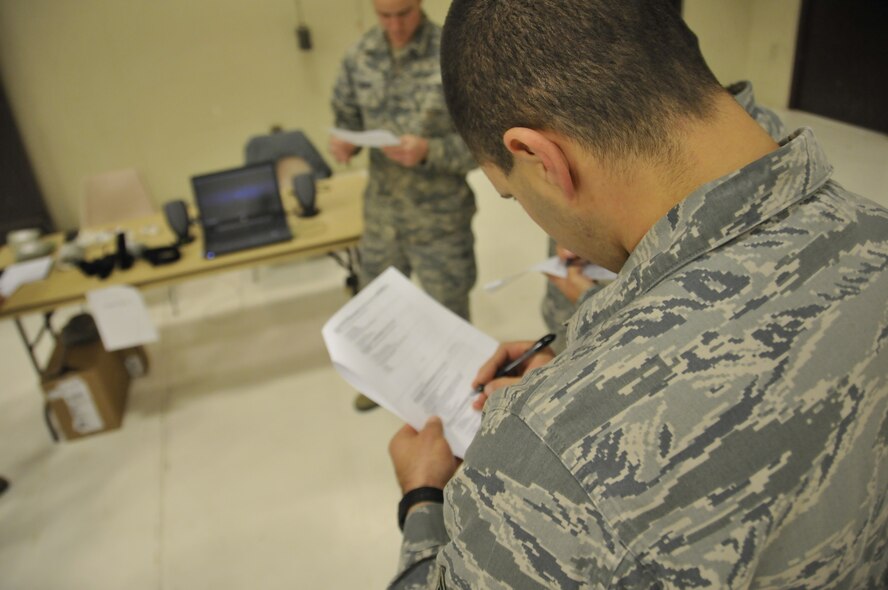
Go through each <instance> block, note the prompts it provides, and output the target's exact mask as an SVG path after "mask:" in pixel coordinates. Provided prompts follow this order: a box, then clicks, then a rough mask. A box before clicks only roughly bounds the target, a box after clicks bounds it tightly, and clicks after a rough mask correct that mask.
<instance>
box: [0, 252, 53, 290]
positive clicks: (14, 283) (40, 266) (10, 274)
mask: <svg viewBox="0 0 888 590" xmlns="http://www.w3.org/2000/svg"><path fill="white" fill-rule="evenodd" d="M51 267H52V256H43V257H41V258H35V259H34V260H28V261H27V262H17V263H16V264H10V265H9V266H7V267H6V270H4V271H3V274H2V275H0V295H2V296H3V297H9V296H10V295H12V294H13V293H15V292H16V290H17V289H18V288H19V287H21V286H22V285H25V284H27V283H33V282H34V281H39V280H42V279H44V278H46V275H47V274H49V269H50V268H51Z"/></svg>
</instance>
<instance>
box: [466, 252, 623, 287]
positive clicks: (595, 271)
mask: <svg viewBox="0 0 888 590" xmlns="http://www.w3.org/2000/svg"><path fill="white" fill-rule="evenodd" d="M528 272H541V273H543V274H547V275H552V276H553V277H559V278H562V279H563V278H565V277H566V276H567V263H566V262H565V261H564V260H562V259H561V258H559V257H558V256H552V257H551V258H547V259H546V260H543V261H542V262H539V263H537V264H534V265H533V266H531V267H530V268H526V269H524V270H522V271H521V272H518V273H515V274H513V275H509V276H507V277H505V278H502V279H498V280H496V281H490V282H489V283H487V284H486V285H484V290H485V291H496V290H497V289H499V288H500V287H503V286H505V285H507V284H509V283H511V282H512V281H513V280H515V279H517V278H518V277H520V276H521V275H523V274H525V273H528ZM583 276H585V277H586V278H587V279H592V280H593V281H612V280H614V279H615V278H617V274H616V273H614V272H611V271H609V270H607V269H606V268H604V267H601V266H598V265H597V264H586V265H585V266H583Z"/></svg>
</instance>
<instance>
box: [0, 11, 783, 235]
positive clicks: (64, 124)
mask: <svg viewBox="0 0 888 590" xmlns="http://www.w3.org/2000/svg"><path fill="white" fill-rule="evenodd" d="M685 4H686V7H685V11H686V15H687V18H688V21H689V23H690V24H691V26H692V28H694V29H695V30H696V31H697V32H698V34H699V36H700V39H701V45H702V47H703V50H704V53H705V54H706V55H707V57H708V58H709V61H710V63H711V65H712V66H713V69H714V70H715V71H716V74H717V75H718V76H719V78H720V79H722V80H723V81H725V82H727V81H733V80H736V79H740V78H752V79H753V82H754V83H755V84H756V90H757V93H758V95H759V97H760V99H761V100H762V101H763V102H766V103H771V104H774V105H777V106H783V104H785V97H784V95H785V94H786V92H788V79H789V74H788V71H784V70H785V69H786V68H787V66H788V65H791V59H792V57H791V56H792V52H791V48H792V47H794V37H795V35H794V28H793V29H792V33H791V35H790V33H789V28H790V27H789V26H787V22H790V23H792V26H793V27H794V20H793V19H794V18H795V15H796V14H797V12H798V4H799V0H781V2H772V1H770V0H753V1H751V2H747V1H744V0H686V3H685ZM298 6H301V12H302V15H303V17H304V20H305V22H306V23H307V24H308V25H309V27H310V28H311V31H312V35H313V40H314V49H313V50H312V51H310V52H307V53H305V52H301V51H299V50H298V49H297V47H296V41H295V36H294V33H293V30H294V28H295V26H296V24H297V7H298ZM424 6H425V8H426V10H427V12H428V13H429V14H430V16H431V17H432V18H433V19H434V20H436V21H438V22H442V21H443V18H444V15H445V13H446V10H447V6H449V0H425V2H424ZM374 18H375V17H374V15H373V11H372V9H371V5H370V2H369V0H263V1H261V2H249V1H247V0H185V1H183V0H151V1H147V0H126V1H121V0H77V1H76V2H72V1H69V0H0V74H2V78H3V82H4V85H5V87H6V92H7V94H8V96H9V100H10V102H11V104H12V107H13V111H14V114H15V116H16V118H17V120H18V123H19V128H20V131H21V133H22V136H23V139H24V141H25V144H26V148H27V150H28V152H29V155H30V157H31V160H32V162H33V165H34V168H35V172H36V174H37V177H38V182H39V184H40V186H41V189H42V190H43V193H44V196H45V197H46V200H47V204H48V206H49V209H50V212H51V214H52V215H53V217H54V219H55V220H56V222H57V223H58V225H59V226H60V227H62V228H69V227H75V226H77V224H78V218H79V202H80V194H81V188H82V181H83V178H84V177H86V176H88V175H90V174H94V173H97V172H101V171H105V170H113V169H118V168H124V167H129V166H134V167H136V168H138V169H139V170H140V171H141V173H142V175H143V177H144V179H145V181H146V183H147V184H148V187H149V189H150V191H151V192H152V194H153V196H154V200H155V202H156V203H157V204H158V205H160V204H162V203H163V202H165V201H167V200H169V199H172V198H182V197H184V198H187V199H190V198H191V189H190V186H189V178H190V176H191V175H193V174H195V173H199V172H208V171H212V170H217V169H221V168H225V167H231V166H237V165H239V164H240V163H241V162H242V159H243V146H244V143H245V142H246V140H247V138H248V137H250V136H251V135H254V134H257V133H264V132H266V131H267V130H268V129H269V127H270V126H271V125H274V124H279V125H282V126H284V127H285V128H288V129H290V128H301V129H304V130H305V131H306V132H307V133H308V134H309V136H310V137H311V138H312V140H313V141H315V143H316V144H318V147H320V148H323V147H324V146H325V145H326V137H327V133H326V130H327V128H328V127H329V126H330V123H331V115H330V109H329V105H328V102H329V94H330V87H331V85H332V83H333V79H334V76H335V72H336V68H337V66H338V63H339V59H340V57H341V56H342V53H343V52H344V51H345V49H346V48H347V47H348V45H350V44H351V43H352V42H353V41H354V40H355V39H356V38H357V36H358V35H359V33H360V32H361V31H363V30H364V29H366V28H367V27H369V26H370V25H372V24H373V22H374ZM788 48H789V49H788ZM784 87H785V88H784ZM778 103H779V104H778Z"/></svg>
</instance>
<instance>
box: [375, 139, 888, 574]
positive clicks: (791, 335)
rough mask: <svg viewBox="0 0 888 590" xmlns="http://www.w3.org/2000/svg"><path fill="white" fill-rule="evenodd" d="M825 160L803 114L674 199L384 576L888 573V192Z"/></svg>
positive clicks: (492, 417)
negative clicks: (855, 182)
mask: <svg viewBox="0 0 888 590" xmlns="http://www.w3.org/2000/svg"><path fill="white" fill-rule="evenodd" d="M830 173H831V167H830V165H829V164H828V162H827V161H826V158H825V156H824V154H823V152H822V151H821V149H820V147H819V146H818V144H817V142H816V141H815V139H814V136H813V133H812V132H811V131H810V130H809V129H803V130H800V131H797V132H796V133H794V134H793V135H791V136H790V137H788V138H787V139H786V140H785V141H784V142H783V143H782V145H781V147H780V148H779V149H778V150H776V151H774V152H772V153H771V154H768V155H767V156H765V157H764V158H762V159H760V160H759V161H757V162H754V163H752V164H750V165H749V166H747V167H745V168H744V169H742V170H740V171H736V172H734V173H732V174H730V175H727V176H725V177H723V178H721V179H718V180H716V181H713V182H712V183H709V184H707V185H705V186H703V187H701V188H700V189H699V190H697V191H695V192H694V193H692V194H691V195H689V196H688V197H687V198H686V199H685V200H684V201H682V202H681V203H680V204H679V205H677V206H676V207H674V208H673V209H672V210H671V211H670V212H669V213H668V214H667V215H666V216H665V217H663V218H662V219H660V220H659V221H658V222H657V223H656V224H655V225H654V226H653V227H652V228H651V230H650V231H649V232H648V233H647V234H646V235H645V236H644V238H643V239H642V240H641V242H640V243H639V245H638V247H637V248H636V249H635V251H634V252H633V253H632V254H631V256H630V257H629V259H628V260H627V262H626V264H625V266H624V267H623V269H622V271H621V272H620V274H619V276H618V277H617V279H616V280H615V281H614V282H613V283H611V284H610V285H608V286H607V287H605V288H603V289H601V290H600V291H599V292H598V293H597V294H595V295H594V296H592V297H591V298H589V299H587V300H585V301H584V302H583V304H582V305H581V307H580V309H579V310H578V312H577V313H576V314H575V315H574V317H573V318H572V319H571V322H570V324H569V326H568V338H569V342H568V348H567V350H566V351H565V352H564V353H562V354H560V355H558V356H557V357H556V358H555V359H554V360H553V361H552V362H550V363H549V364H548V365H546V366H545V367H542V368H540V369H538V370H536V371H533V372H531V373H530V374H529V375H528V376H527V377H526V378H525V379H523V380H522V381H521V382H520V383H519V384H517V385H515V386H512V387H508V388H505V389H503V390H500V391H499V392H497V393H495V394H494V395H493V396H492V397H491V398H490V399H489V400H488V401H487V405H486V407H485V410H484V418H483V421H482V425H481V430H480V432H479V433H478V436H477V437H476V439H475V441H474V442H473V443H472V445H471V446H470V447H469V449H468V452H467V453H466V457H465V462H464V463H463V465H462V467H461V468H460V469H459V471H458V472H457V473H456V475H455V476H454V477H453V479H451V481H450V482H449V484H448V485H447V487H446V489H445V504H444V505H443V506H441V505H431V506H424V507H421V508H418V509H417V510H416V511H414V512H413V513H411V514H410V515H409V516H408V518H407V523H406V527H405V535H404V544H403V547H402V554H401V562H400V565H401V573H400V574H399V575H398V577H397V578H396V579H395V581H394V582H393V583H392V587H393V588H427V587H447V588H472V589H480V588H522V589H523V588H538V587H544V588H872V589H875V588H886V587H888V573H886V571H888V510H886V500H888V497H886V496H888V375H886V373H888V305H886V301H888V211H886V210H885V209H883V208H881V207H879V206H878V205H876V204H874V203H872V202H870V201H867V200H865V199H862V198H860V197H857V196H856V195H853V194H851V193H849V192H847V191H846V190H844V189H843V188H842V187H841V186H840V185H838V184H836V183H835V182H833V181H831V180H829V176H830Z"/></svg>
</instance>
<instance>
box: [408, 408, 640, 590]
mask: <svg viewBox="0 0 888 590" xmlns="http://www.w3.org/2000/svg"><path fill="white" fill-rule="evenodd" d="M516 449H520V452H516ZM445 494H446V500H447V516H448V525H450V526H448V531H449V532H450V533H451V535H453V537H452V538H451V539H450V541H449V542H447V543H446V544H444V545H443V546H441V547H440V548H439V551H440V554H439V555H438V559H437V563H436V564H435V563H433V562H432V561H431V559H429V560H428V561H427V562H426V565H425V567H424V569H423V570H422V575H421V576H419V575H417V576H416V577H414V578H413V582H412V583H411V584H407V583H406V582H405V583H404V584H403V585H401V582H402V580H405V578H404V576H405V575H406V574H402V577H401V578H399V579H398V580H396V583H395V584H394V585H393V586H392V588H397V589H402V588H409V589H418V588H436V587H438V588H443V587H446V588H464V589H467V590H468V589H474V588H496V589H503V590H505V589H509V588H523V589H524V588H527V589H532V588H573V587H579V586H584V585H585V584H590V583H591V585H592V586H594V585H595V583H596V582H597V583H600V584H601V585H602V586H607V585H608V583H609V581H610V580H611V578H612V575H613V572H614V571H615V570H616V569H617V568H618V566H619V564H620V561H621V559H622V558H623V557H624V556H625V548H624V547H623V546H622V545H620V544H619V543H618V542H615V540H614V539H613V537H612V536H611V535H610V534H609V533H608V532H607V526H606V523H604V521H603V518H602V516H601V514H599V513H598V512H597V510H596V509H595V506H594V503H593V502H591V501H590V500H589V497H588V495H587V494H586V493H585V492H584V490H583V489H582V487H581V486H580V485H579V483H578V482H577V481H576V479H575V478H574V477H573V476H572V474H571V473H570V472H569V470H568V469H566V468H565V467H564V466H563V465H562V464H561V462H560V461H559V460H558V458H557V457H553V453H552V451H551V449H549V447H548V446H547V445H546V444H545V443H544V442H543V441H541V440H540V439H539V437H537V435H536V434H535V433H534V432H533V431H532V430H531V429H530V428H528V426H527V425H526V424H525V423H524V422H523V421H522V420H520V419H518V418H516V417H515V416H513V415H511V414H510V413H508V412H504V411H497V412H493V413H491V415H489V416H487V418H486V421H485V425H484V426H483V427H482V431H481V432H479V433H478V436H477V437H476V438H475V440H474V442H473V443H472V446H471V447H470V448H469V451H468V453H467V456H466V458H465V462H464V463H463V466H462V468H461V469H460V470H459V471H458V472H457V474H456V475H455V476H454V478H453V479H452V480H451V481H450V483H449V484H448V486H447V489H446V490H445ZM412 518H413V514H411V518H410V519H408V523H409V524H413V523H411V522H410V520H411V519H412ZM451 518H452V522H451V520H450V519H451ZM417 524H419V523H418V522H417ZM405 539H406V535H405ZM405 545H406V543H405ZM406 556H407V558H408V559H409V558H410V556H411V554H410V553H407V554H406ZM404 559H405V553H404V552H403V550H402V564H403V563H404ZM414 562H415V559H414ZM402 571H403V570H402ZM407 573H412V572H409V571H408V572H407ZM417 574H418V572H417ZM646 581H647V582H653V580H646Z"/></svg>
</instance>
